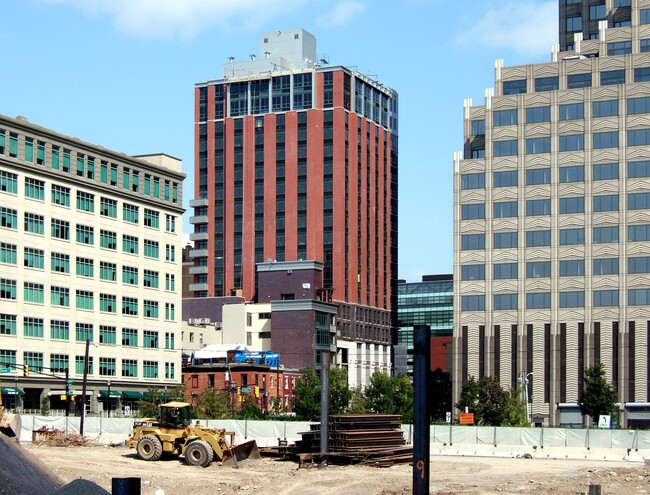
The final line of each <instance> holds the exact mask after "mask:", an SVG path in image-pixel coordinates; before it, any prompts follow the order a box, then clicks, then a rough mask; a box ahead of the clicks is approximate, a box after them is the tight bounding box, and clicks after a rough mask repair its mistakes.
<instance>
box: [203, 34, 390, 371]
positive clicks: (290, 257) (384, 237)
mask: <svg viewBox="0 0 650 495" xmlns="http://www.w3.org/2000/svg"><path fill="white" fill-rule="evenodd" d="M195 97H196V100H195V112H196V113H195V150H196V153H195V174H196V182H195V198H196V199H193V200H192V201H191V202H190V206H191V207H193V208H194V216H193V217H192V218H191V219H190V222H191V223H192V224H193V225H194V233H192V234H191V240H192V241H193V242H194V249H193V250H192V251H191V253H190V255H191V256H192V257H193V258H194V261H195V265H194V266H193V267H191V269H190V270H191V273H192V274H193V275H194V277H195V278H194V283H193V284H192V285H191V286H190V290H191V291H193V292H194V295H195V296H196V297H219V296H230V295H235V296H237V295H240V296H242V297H244V299H245V300H246V301H256V300H257V297H258V290H259V287H258V278H257V273H256V264H259V263H265V262H268V261H269V260H270V261H277V262H284V261H286V262H293V261H301V260H312V261H315V262H318V263H322V266H323V272H322V286H321V287H319V289H320V288H322V289H328V290H333V300H334V302H335V303H336V304H337V305H339V308H340V309H339V315H340V316H341V318H340V319H339V320H338V321H337V333H338V336H339V338H340V340H341V341H348V342H355V343H358V345H359V346H361V347H360V348H359V352H357V347H358V346H357V344H355V345H354V346H353V350H354V352H353V355H352V356H350V359H353V360H355V361H359V362H360V363H362V362H367V363H368V366H371V364H370V362H372V361H375V360H372V359H367V358H364V356H365V355H366V351H367V350H369V352H374V348H373V346H375V347H378V348H379V349H380V350H381V353H382V354H383V351H384V350H387V351H389V348H390V345H391V338H392V337H391V328H392V325H394V323H395V320H394V315H393V314H392V313H391V311H392V310H395V309H396V301H397V94H396V93H395V92H394V91H393V90H391V89H389V88H387V87H385V86H383V85H382V84H380V83H379V82H377V81H374V80H372V79H370V78H368V77H366V76H363V75H362V74H359V73H358V72H356V71H354V70H352V69H349V68H347V67H342V66H337V65H329V64H328V63H327V61H326V60H325V59H318V58H317V55H316V39H315V38H314V37H313V36H312V35H311V34H310V33H308V32H306V31H305V30H303V29H294V30H288V31H276V32H272V33H265V34H263V35H262V36H261V38H260V56H259V57H256V56H254V55H251V60H248V61H244V62H234V59H233V61H232V63H226V64H224V66H223V78H221V79H218V80H213V81H206V82H201V83H198V84H197V85H196V92H195ZM257 266H259V265H257ZM366 348H368V349H366ZM319 359H320V354H319V353H318V352H317V353H316V355H314V356H312V357H311V358H310V361H312V362H315V363H318V362H319ZM317 367H318V364H317Z"/></svg>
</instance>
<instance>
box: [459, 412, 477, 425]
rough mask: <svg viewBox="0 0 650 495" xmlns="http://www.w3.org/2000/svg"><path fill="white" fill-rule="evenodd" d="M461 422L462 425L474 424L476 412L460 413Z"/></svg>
mask: <svg viewBox="0 0 650 495" xmlns="http://www.w3.org/2000/svg"><path fill="white" fill-rule="evenodd" d="M460 424H461V425H473V424H474V413H460Z"/></svg>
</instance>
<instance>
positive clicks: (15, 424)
mask: <svg viewBox="0 0 650 495" xmlns="http://www.w3.org/2000/svg"><path fill="white" fill-rule="evenodd" d="M21 426H22V420H21V419H20V415H18V414H4V415H3V416H0V433H3V434H5V435H6V436H8V437H17V438H18V439H20V428H21ZM258 455H259V454H258Z"/></svg>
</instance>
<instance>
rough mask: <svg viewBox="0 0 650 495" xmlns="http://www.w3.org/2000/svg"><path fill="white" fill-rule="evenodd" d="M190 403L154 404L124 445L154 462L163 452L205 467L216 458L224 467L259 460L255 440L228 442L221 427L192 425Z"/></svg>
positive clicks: (237, 465)
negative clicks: (153, 411) (154, 414)
mask: <svg viewBox="0 0 650 495" xmlns="http://www.w3.org/2000/svg"><path fill="white" fill-rule="evenodd" d="M191 411H192V406H191V405H190V404H188V403H187V402H168V403H166V404H161V405H160V406H159V407H158V417H157V418H144V419H138V420H136V421H135V422H134V424H133V436H132V437H131V438H130V439H129V440H127V442H126V444H127V445H128V446H129V447H130V448H135V449H136V451H137V453H138V457H140V459H143V460H145V461H157V460H158V459H160V458H161V457H162V455H163V454H168V455H183V456H185V461H186V462H187V463H188V464H190V465H192V466H202V467H207V466H209V465H210V463H211V462H212V460H213V459H214V458H215V457H217V458H219V459H221V462H222V463H223V465H224V466H231V467H239V463H240V462H242V461H244V460H246V459H250V460H254V459H261V457H260V453H259V450H258V449H257V443H256V442H255V440H250V441H248V442H245V443H242V444H240V445H235V446H233V445H231V444H229V443H228V442H227V441H226V436H227V435H229V436H230V437H231V442H232V437H234V433H227V432H226V430H225V429H218V428H208V427H205V426H201V425H199V424H196V425H192V420H191Z"/></svg>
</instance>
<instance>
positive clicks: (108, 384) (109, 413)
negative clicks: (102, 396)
mask: <svg viewBox="0 0 650 495" xmlns="http://www.w3.org/2000/svg"><path fill="white" fill-rule="evenodd" d="M106 386H107V387H108V400H107V401H106V406H107V407H108V417H109V418H110V417H111V381H110V380H106Z"/></svg>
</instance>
